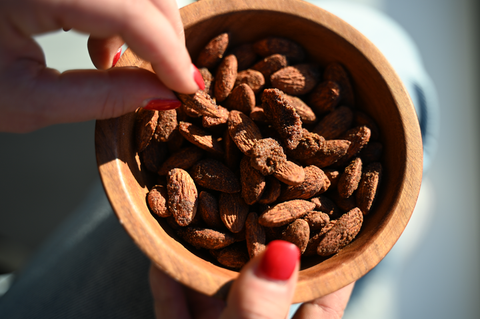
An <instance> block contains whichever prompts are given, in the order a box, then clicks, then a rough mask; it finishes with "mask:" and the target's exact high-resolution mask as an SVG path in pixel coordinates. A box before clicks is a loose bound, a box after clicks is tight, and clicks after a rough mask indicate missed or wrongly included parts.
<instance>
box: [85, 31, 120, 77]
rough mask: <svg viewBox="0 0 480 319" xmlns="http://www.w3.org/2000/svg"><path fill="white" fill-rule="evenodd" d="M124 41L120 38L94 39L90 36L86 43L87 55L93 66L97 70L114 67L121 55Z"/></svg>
mask: <svg viewBox="0 0 480 319" xmlns="http://www.w3.org/2000/svg"><path fill="white" fill-rule="evenodd" d="M123 45H124V41H123V39H122V38H121V37H119V36H115V37H110V38H95V37H92V36H90V37H89V38H88V42H87V48H88V53H89V54H90V59H91V60H92V63H93V65H94V66H95V67H96V68H97V69H99V70H107V69H109V68H111V67H113V66H115V65H116V64H117V62H118V60H119V59H120V56H121V54H122V47H123Z"/></svg>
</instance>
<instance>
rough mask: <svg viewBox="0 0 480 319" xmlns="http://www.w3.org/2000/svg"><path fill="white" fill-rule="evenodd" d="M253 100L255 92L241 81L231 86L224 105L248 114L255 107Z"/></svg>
mask: <svg viewBox="0 0 480 319" xmlns="http://www.w3.org/2000/svg"><path fill="white" fill-rule="evenodd" d="M255 101H256V100H255V93H254V92H253V90H252V88H251V87H250V86H248V84H246V83H242V84H240V85H238V86H236V87H234V88H233V90H232V92H231V93H230V95H229V96H228V98H227V99H226V100H225V103H224V105H225V107H226V108H227V109H229V110H237V111H240V112H242V113H245V114H250V112H252V110H253V108H254V107H255Z"/></svg>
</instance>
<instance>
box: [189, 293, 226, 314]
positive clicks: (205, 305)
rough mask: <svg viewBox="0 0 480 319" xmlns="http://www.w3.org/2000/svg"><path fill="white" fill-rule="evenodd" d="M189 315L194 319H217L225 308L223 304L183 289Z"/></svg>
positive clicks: (217, 300) (221, 301)
mask: <svg viewBox="0 0 480 319" xmlns="http://www.w3.org/2000/svg"><path fill="white" fill-rule="evenodd" d="M185 290H186V295H187V302H188V305H189V307H190V313H191V314H192V316H193V317H194V319H211V318H218V317H220V314H221V313H222V311H223V309H224V308H225V302H224V301H223V300H220V299H216V298H214V297H209V296H206V295H204V294H201V293H199V292H197V291H194V290H192V289H185Z"/></svg>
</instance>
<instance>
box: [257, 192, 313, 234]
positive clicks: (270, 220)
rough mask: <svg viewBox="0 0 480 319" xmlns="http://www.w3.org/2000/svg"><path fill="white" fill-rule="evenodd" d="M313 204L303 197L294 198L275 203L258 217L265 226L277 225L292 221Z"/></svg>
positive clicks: (310, 209) (302, 214) (307, 210)
mask: <svg viewBox="0 0 480 319" xmlns="http://www.w3.org/2000/svg"><path fill="white" fill-rule="evenodd" d="M314 208H315V204H314V203H312V202H310V201H306V200H303V199H294V200H290V201H286V202H282V203H280V204H277V205H275V206H273V207H271V208H270V209H268V210H267V211H265V212H264V213H263V214H262V215H261V216H260V217H259V219H258V222H259V223H260V225H263V226H265V227H279V226H283V225H287V224H289V223H291V222H293V221H294V220H295V219H297V218H300V217H302V216H304V215H305V214H307V213H308V212H310V211H312V210H313V209H314Z"/></svg>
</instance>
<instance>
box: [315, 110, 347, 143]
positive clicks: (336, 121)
mask: <svg viewBox="0 0 480 319" xmlns="http://www.w3.org/2000/svg"><path fill="white" fill-rule="evenodd" d="M352 122H353V112H352V109H350V108H349V107H347V106H339V107H337V108H336V109H335V110H333V111H332V112H330V113H328V114H327V115H325V117H324V118H323V119H321V120H320V121H319V122H318V124H317V125H316V126H315V128H313V130H312V132H314V133H317V134H318V135H321V136H323V137H324V138H325V139H326V140H332V139H336V138H338V137H340V136H341V135H342V134H344V133H345V132H346V131H347V130H348V129H349V128H350V126H351V125H352Z"/></svg>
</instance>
